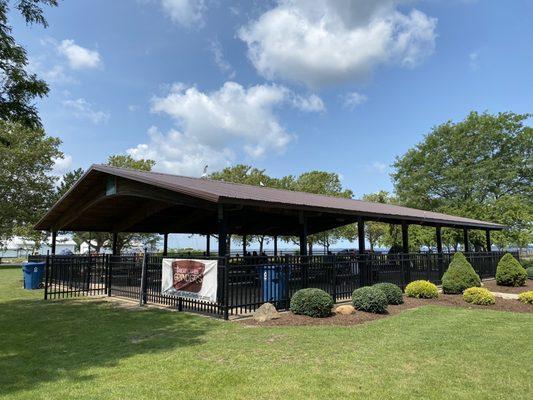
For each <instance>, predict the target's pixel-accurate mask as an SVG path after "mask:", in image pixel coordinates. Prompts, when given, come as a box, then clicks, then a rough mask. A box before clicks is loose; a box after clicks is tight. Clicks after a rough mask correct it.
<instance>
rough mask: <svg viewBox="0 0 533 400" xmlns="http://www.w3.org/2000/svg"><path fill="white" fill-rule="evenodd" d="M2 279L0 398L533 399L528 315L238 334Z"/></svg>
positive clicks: (461, 314)
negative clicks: (47, 297)
mask: <svg viewBox="0 0 533 400" xmlns="http://www.w3.org/2000/svg"><path fill="white" fill-rule="evenodd" d="M20 279H21V272H20V270H19V269H0V398H10V399H70V398H76V399H152V398H159V399H323V398H325V399H330V400H334V399H343V398H349V399H393V398H394V399H414V398H416V399H454V400H459V399H515V400H516V399H531V398H533V377H532V375H531V365H532V362H533V361H532V360H533V314H523V313H522V314H518V313H510V312H497V311H488V310H470V309H459V308H457V309H456V308H451V307H437V306H425V307H422V308H419V309H414V310H409V311H406V312H404V313H402V314H399V315H396V316H393V317H390V318H384V319H381V320H377V321H374V322H369V323H366V324H363V325H357V326H352V327H331V326H327V327H314V326H308V327H277V328H276V327H274V328H255V327H245V326H242V325H241V324H238V323H233V322H224V321H217V320H213V319H209V318H205V317H200V316H194V315H190V314H186V313H177V312H168V311H162V310H147V309H144V310H138V309H134V310H131V309H130V310H129V309H125V308H121V307H117V306H114V305H112V304H110V303H108V302H105V301H95V300H88V301H85V300H75V301H72V300H66V301H54V302H44V301H42V300H41V297H42V292H41V291H37V292H29V291H24V290H22V289H21V288H20V286H21V282H20Z"/></svg>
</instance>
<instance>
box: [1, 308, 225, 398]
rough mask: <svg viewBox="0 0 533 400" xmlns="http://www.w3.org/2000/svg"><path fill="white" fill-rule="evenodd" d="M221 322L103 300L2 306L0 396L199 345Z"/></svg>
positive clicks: (83, 378) (77, 379)
mask: <svg viewBox="0 0 533 400" xmlns="http://www.w3.org/2000/svg"><path fill="white" fill-rule="evenodd" d="M217 326H220V322H218V321H214V320H209V319H207V318H202V317H197V316H193V315H188V314H183V313H176V312H168V311H162V310H153V309H152V310H147V309H134V310H129V309H124V308H121V307H119V306H116V305H113V304H111V303H109V302H106V301H103V300H101V301H98V300H90V301H87V300H60V301H52V302H45V301H43V300H36V299H29V300H25V299H19V300H12V301H5V302H0V371H1V372H0V396H1V395H6V394H9V393H13V392H17V391H22V390H29V389H32V388H34V387H35V386H37V385H39V384H42V383H46V382H53V381H57V380H60V379H61V380H68V381H75V382H81V381H86V380H91V379H92V378H93V377H92V375H91V373H90V372H89V371H88V369H90V368H95V367H114V366H116V365H117V364H118V363H119V362H120V361H121V360H123V359H126V358H128V357H133V356H135V355H139V354H146V353H156V352H162V351H167V350H170V349H176V348H181V347H186V346H194V345H197V344H200V343H202V342H203V339H202V337H203V336H204V335H205V334H207V333H208V332H209V331H210V330H212V329H216V328H217Z"/></svg>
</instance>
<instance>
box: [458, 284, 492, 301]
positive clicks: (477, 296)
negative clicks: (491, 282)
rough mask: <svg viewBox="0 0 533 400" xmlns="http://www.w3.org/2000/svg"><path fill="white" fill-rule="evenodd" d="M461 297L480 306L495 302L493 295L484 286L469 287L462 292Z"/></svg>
mask: <svg viewBox="0 0 533 400" xmlns="http://www.w3.org/2000/svg"><path fill="white" fill-rule="evenodd" d="M463 299H464V301H466V302H467V303H472V304H478V305H481V306H488V305H490V304H494V303H496V299H495V298H494V295H493V294H492V293H491V292H490V291H488V290H487V289H485V288H482V287H471V288H468V289H466V290H465V291H464V292H463Z"/></svg>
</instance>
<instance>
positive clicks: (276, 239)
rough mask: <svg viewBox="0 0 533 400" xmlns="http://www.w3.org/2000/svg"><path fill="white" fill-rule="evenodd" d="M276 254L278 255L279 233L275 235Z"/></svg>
mask: <svg viewBox="0 0 533 400" xmlns="http://www.w3.org/2000/svg"><path fill="white" fill-rule="evenodd" d="M274 255H275V256H277V255H278V235H274Z"/></svg>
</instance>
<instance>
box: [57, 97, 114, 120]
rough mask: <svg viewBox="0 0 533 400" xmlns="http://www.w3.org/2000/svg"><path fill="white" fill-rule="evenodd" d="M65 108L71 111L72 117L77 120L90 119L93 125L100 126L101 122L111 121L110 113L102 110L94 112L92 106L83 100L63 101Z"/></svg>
mask: <svg viewBox="0 0 533 400" xmlns="http://www.w3.org/2000/svg"><path fill="white" fill-rule="evenodd" d="M63 106H64V107H66V108H68V109H70V111H71V112H72V115H74V116H75V117H76V118H79V119H88V120H89V121H91V122H92V123H93V124H99V123H100V122H107V121H108V120H109V114H108V113H106V112H104V111H101V110H94V109H93V107H92V105H91V104H90V103H89V102H87V100H85V99H83V98H79V99H76V100H71V99H68V100H63Z"/></svg>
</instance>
